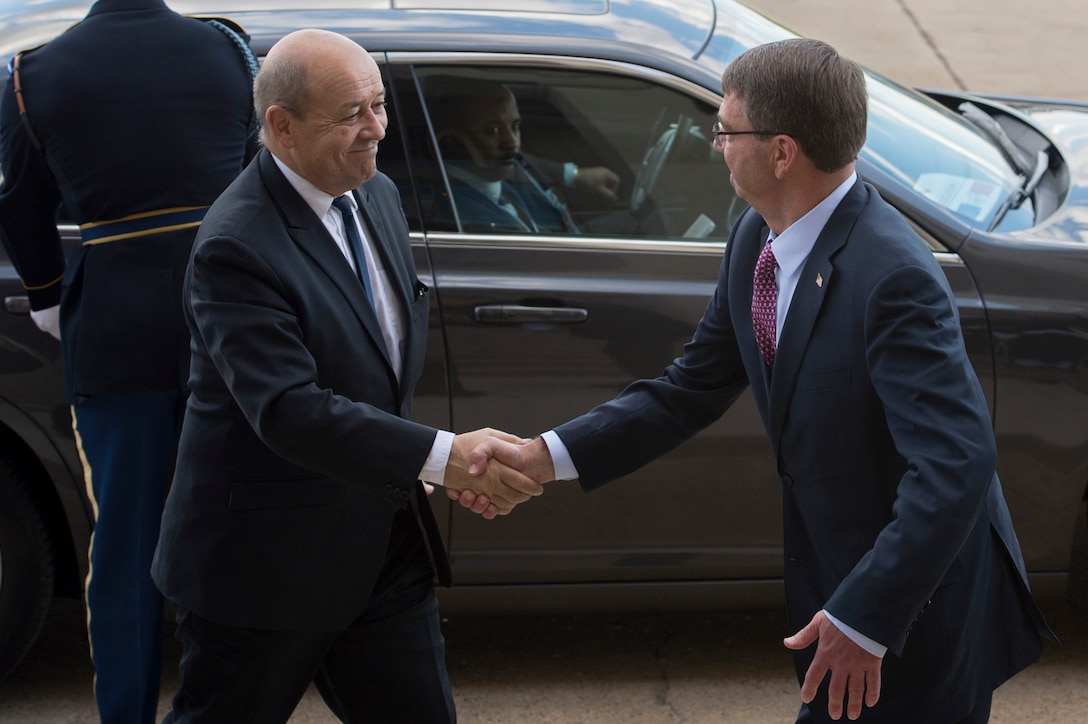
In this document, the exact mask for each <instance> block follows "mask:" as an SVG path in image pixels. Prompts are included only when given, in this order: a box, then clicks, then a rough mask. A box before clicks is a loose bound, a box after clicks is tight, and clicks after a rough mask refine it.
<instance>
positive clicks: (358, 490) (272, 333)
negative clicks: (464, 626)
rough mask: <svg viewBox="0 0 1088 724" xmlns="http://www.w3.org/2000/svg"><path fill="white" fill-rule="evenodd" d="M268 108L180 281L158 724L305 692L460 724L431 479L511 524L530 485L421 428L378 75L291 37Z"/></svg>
mask: <svg viewBox="0 0 1088 724" xmlns="http://www.w3.org/2000/svg"><path fill="white" fill-rule="evenodd" d="M254 99H255V105H256V108H257V112H258V115H259V117H260V118H261V119H262V128H261V134H262V140H263V141H264V143H265V146H266V150H263V151H261V152H260V153H259V154H258V156H257V158H256V160H255V161H254V162H253V163H251V164H250V165H249V166H248V167H247V168H246V170H245V171H244V172H243V173H242V174H241V175H240V176H239V177H238V179H237V180H236V181H235V182H234V183H233V184H231V186H230V187H229V188H228V189H227V190H226V191H225V192H224V193H223V194H222V196H220V198H219V199H218V200H217V201H216V202H215V203H214V204H213V205H212V208H211V209H210V210H209V211H208V214H207V216H206V218H205V220H204V224H203V225H202V227H201V231H200V234H199V235H198V237H197V241H196V244H195V246H194V249H193V256H192V259H191V261H190V266H189V272H188V276H187V282H186V287H185V297H184V307H185V316H186V319H187V321H188V323H189V327H190V330H191V332H192V339H193V342H192V371H191V375H190V380H189V382H190V388H191V396H190V399H189V403H188V406H187V408H186V412H185V421H184V425H183V428H182V437H181V445H180V450H179V461H180V462H179V465H178V469H177V472H176V474H175V477H174V482H173V486H172V488H171V490H170V495H169V497H168V499H167V502H166V508H165V511H164V513H163V522H162V533H161V537H160V541H159V546H158V550H157V551H156V555H155V561H154V564H153V569H152V573H153V576H154V579H155V581H156V583H158V584H159V586H160V588H161V589H162V591H163V593H164V594H165V595H166V596H167V598H168V599H170V600H171V601H172V602H173V603H174V604H175V606H176V608H177V613H178V628H177V636H178V638H179V639H180V640H181V642H182V645H183V654H182V660H181V688H180V690H179V691H178V693H177V695H176V696H175V697H174V700H173V711H172V713H171V714H170V715H169V716H168V717H167V721H173V722H203V721H209V722H233V721H257V722H277V721H280V722H282V721H287V719H288V718H289V717H290V715H291V712H292V711H293V710H294V708H295V706H296V704H297V702H298V700H299V699H300V698H301V697H302V695H303V693H304V692H305V690H306V687H307V686H308V685H309V683H310V682H311V681H315V682H316V684H317V686H318V688H319V690H320V691H321V694H322V695H323V696H324V698H325V701H326V702H327V703H328V705H329V707H330V708H331V709H332V710H333V711H334V712H335V713H336V714H337V715H338V716H339V717H340V718H341V719H343V720H344V721H368V722H370V721H373V722H438V721H453V719H454V709H453V700H452V696H451V694H450V688H449V682H448V679H447V676H446V670H445V661H444V643H443V638H442V634H441V630H440V624H439V619H438V609H437V601H436V599H435V596H434V582H435V578H436V577H437V578H438V580H440V581H441V582H443V583H448V582H449V565H448V562H447V560H446V556H445V552H444V550H443V547H442V542H441V540H440V539H439V532H438V530H437V527H436V526H435V522H434V518H433V515H432V513H431V509H430V506H429V505H428V503H427V498H426V495H424V487H423V485H422V484H421V483H420V482H419V481H420V480H421V479H422V480H425V481H429V482H431V483H434V484H445V485H449V486H454V487H457V488H460V487H464V486H466V485H473V486H477V485H480V486H482V488H481V489H482V490H485V491H488V494H489V496H490V495H496V496H498V498H497V499H498V500H499V501H500V502H499V506H498V510H497V511H495V512H499V513H505V512H509V509H510V508H511V507H512V506H513V505H514V504H516V503H518V502H521V501H523V500H526V499H528V497H529V494H539V492H540V487H539V485H537V484H536V483H535V482H533V481H531V480H529V479H528V478H525V477H524V476H522V475H520V474H517V473H514V472H513V471H509V470H507V471H505V473H504V476H505V477H504V480H507V481H511V482H514V483H515V484H518V485H520V489H519V490H514V489H511V488H506V487H505V483H503V482H502V480H500V479H499V471H498V467H499V466H494V467H493V468H492V469H491V470H490V471H489V472H488V474H486V475H485V476H483V477H482V478H477V479H472V480H469V479H468V476H467V475H466V474H465V472H464V470H465V468H466V467H467V454H468V451H469V450H471V448H472V447H473V446H474V445H475V444H476V443H477V442H478V441H480V440H482V439H484V438H485V437H486V436H487V435H488V431H486V430H484V431H478V432H477V433H473V434H469V435H463V436H456V437H454V436H453V435H452V434H450V433H447V432H443V431H438V430H436V429H434V428H431V427H427V426H425V425H421V424H417V423H414V422H411V421H410V420H409V415H410V410H411V399H412V392H413V388H414V386H415V383H416V381H417V379H418V377H419V375H420V372H421V370H422V367H423V362H424V346H425V343H426V338H427V317H428V309H429V305H430V301H431V300H430V295H429V290H428V288H427V287H426V285H425V284H423V283H422V282H421V281H420V280H419V278H418V277H417V276H416V271H415V267H414V264H413V261H412V252H411V248H410V246H409V241H408V228H407V223H406V221H405V217H404V213H403V210H402V209H401V206H400V201H399V198H400V197H399V195H398V193H397V190H396V188H395V187H394V186H393V184H392V182H391V181H390V180H389V179H388V178H387V177H386V176H384V175H382V174H380V173H378V172H377V168H376V164H375V158H376V153H377V148H378V143H379V141H380V140H381V139H382V138H383V137H384V135H385V127H386V123H387V119H386V113H385V91H384V88H383V87H382V79H381V75H380V73H379V70H378V67H377V65H376V64H375V62H374V61H373V60H372V59H371V58H370V56H369V54H367V52H366V51H365V50H363V49H362V48H360V47H359V46H358V45H357V44H355V43H354V42H352V41H351V40H349V39H348V38H345V37H343V36H341V35H337V34H334V33H329V32H325V31H319V30H303V31H298V32H295V33H292V34H290V35H288V36H286V37H284V38H283V39H282V40H280V41H279V42H278V43H277V44H276V45H275V46H273V47H272V49H271V50H270V51H269V53H268V55H267V57H266V59H265V62H264V64H263V66H262V68H261V71H260V73H259V74H258V76H257V80H256V83H255V86H254ZM363 184H365V185H363ZM509 439H513V440H516V439H517V438H509Z"/></svg>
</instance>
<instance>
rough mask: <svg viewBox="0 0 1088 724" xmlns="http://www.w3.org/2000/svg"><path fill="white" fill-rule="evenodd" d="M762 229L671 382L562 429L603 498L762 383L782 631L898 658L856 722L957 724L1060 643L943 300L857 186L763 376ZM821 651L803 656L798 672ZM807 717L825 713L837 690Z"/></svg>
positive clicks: (584, 475)
mask: <svg viewBox="0 0 1088 724" xmlns="http://www.w3.org/2000/svg"><path fill="white" fill-rule="evenodd" d="M767 235H768V230H767V227H766V226H765V224H764V223H763V220H762V219H761V218H760V217H759V216H758V215H757V214H756V213H755V212H754V211H752V210H749V211H748V212H746V213H745V214H744V215H743V216H742V217H741V219H740V220H739V221H738V222H737V225H736V226H735V227H734V229H733V233H732V235H731V236H730V240H729V245H728V247H727V250H726V253H725V258H724V260H723V263H722V268H721V274H720V277H719V280H718V285H717V289H716V291H715V293H714V296H713V297H712V299H711V301H710V304H709V306H708V307H707V310H706V313H705V315H704V316H703V318H702V320H701V321H700V322H699V326H698V328H697V329H696V331H695V335H694V337H693V339H692V341H691V342H690V343H689V344H688V345H687V346H686V347H685V349H684V354H683V356H682V357H681V358H680V359H677V360H676V361H675V362H674V363H673V364H672V365H671V366H670V367H668V368H667V369H666V370H665V372H664V374H663V376H662V377H660V378H658V379H656V380H644V381H641V382H637V383H635V384H633V385H632V386H631V387H629V388H628V389H627V390H626V391H625V392H624V393H623V394H622V395H621V396H620V397H618V398H616V399H615V400H613V401H612V402H610V403H606V404H605V405H602V406H600V407H598V408H596V409H594V410H592V411H591V412H589V413H588V414H587V415H585V416H583V417H581V418H579V419H577V420H574V421H572V422H570V423H568V424H566V425H563V426H560V427H558V428H556V432H557V433H558V434H559V436H560V437H561V439H562V440H563V441H564V443H565V444H566V445H567V446H568V448H569V450H570V453H571V455H572V457H573V460H574V462H575V465H576V466H577V468H578V470H579V473H580V474H581V479H582V484H583V485H584V486H585V487H586V488H587V489H592V488H594V487H596V486H598V485H601V484H603V483H604V482H606V481H607V480H609V479H612V478H614V477H616V476H617V475H620V474H623V473H625V472H628V471H630V470H632V469H634V468H636V467H638V466H640V465H642V464H644V463H646V462H648V461H649V460H651V459H653V458H655V457H657V456H658V455H660V454H662V453H664V452H665V451H667V450H669V449H671V448H672V447H675V446H676V445H678V444H679V443H680V442H682V441H683V440H685V439H687V438H688V437H690V436H691V435H693V434H695V432H697V431H698V430H700V429H702V428H703V427H705V426H706V425H708V424H709V423H710V422H712V421H714V420H715V419H717V418H718V417H719V416H720V415H721V414H722V413H723V412H724V410H725V409H726V408H727V407H728V406H729V405H730V404H731V403H732V401H733V400H735V399H736V397H737V395H739V394H740V392H741V391H742V390H743V389H744V386H745V385H747V384H751V386H752V389H753V393H754V397H755V401H756V404H757V406H758V408H759V411H760V414H761V415H762V418H763V422H764V425H765V426H766V428H767V433H768V435H769V436H770V439H771V442H772V444H773V449H774V454H775V458H776V461H777V466H778V471H779V474H780V477H781V482H782V496H783V518H784V536H785V540H784V554H785V584H786V598H787V605H788V610H789V621H790V630H791V633H792V632H793V631H796V630H798V629H800V628H801V627H802V626H804V625H805V624H807V623H808V622H809V620H810V619H811V618H812V616H813V615H814V614H815V613H816V612H817V611H819V610H820V609H826V610H828V611H829V612H830V613H831V614H832V615H834V616H835V617H836V618H838V619H839V620H841V621H843V622H844V623H845V624H847V625H848V626H850V627H852V628H854V629H856V630H858V631H860V632H861V633H862V634H864V635H866V636H868V637H869V638H872V639H874V640H876V641H878V642H880V643H883V644H885V645H887V646H888V647H889V654H888V655H887V656H886V657H885V660H884V664H883V675H882V690H881V699H880V702H879V704H878V706H877V708H876V710H874V711H871V712H868V713H867V714H864V715H863V718H862V720H863V721H864V720H865V719H866V718H868V719H870V720H873V721H880V722H896V721H902V722H919V721H932V722H953V721H956V720H958V719H960V718H962V717H964V716H965V715H966V714H967V713H969V712H970V711H971V710H972V709H973V708H974V706H975V704H976V703H978V702H979V701H980V700H981V699H982V698H983V697H984V696H986V695H988V694H989V693H990V692H992V691H993V689H995V688H996V687H997V686H998V685H999V684H1001V682H1003V681H1005V680H1006V679H1007V678H1009V677H1010V676H1012V674H1014V673H1015V672H1017V671H1018V670H1020V669H1021V668H1023V667H1024V666H1026V665H1028V664H1029V663H1030V662H1032V661H1034V660H1035V659H1036V658H1037V657H1038V656H1039V655H1040V650H1041V643H1040V639H1039V634H1038V631H1042V632H1044V633H1045V634H1047V635H1048V636H1050V637H1052V636H1053V634H1052V633H1050V631H1049V629H1048V628H1047V627H1046V624H1045V622H1043V620H1042V617H1041V615H1040V614H1039V611H1038V608H1037V607H1036V606H1035V603H1034V601H1033V600H1032V598H1031V595H1030V593H1029V591H1028V586H1027V580H1026V573H1025V570H1024V562H1023V557H1022V555H1021V552H1020V548H1019V544H1018V543H1017V540H1016V535H1015V533H1014V532H1013V529H1012V524H1011V521H1010V518H1009V513H1008V509H1007V507H1006V505H1005V501H1004V498H1003V496H1002V493H1001V487H1000V484H999V482H998V479H997V476H996V474H995V460H996V450H995V444H994V437H993V431H992V427H991V423H990V419H989V415H988V411H987V406H986V401H985V399H984V397H983V394H982V390H981V387H980V385H979V383H978V380H977V378H976V376H975V374H974V372H973V370H972V368H971V366H970V364H969V362H968V359H967V355H966V351H965V348H964V344H963V340H962V335H961V332H960V327H959V319H958V313H957V310H956V307H955V303H954V300H953V297H952V293H951V290H950V289H949V288H948V284H947V281H946V279H945V277H944V274H943V273H942V271H941V269H940V267H939V266H938V265H937V263H936V261H935V260H934V257H933V254H932V253H931V252H930V251H929V250H928V249H927V248H926V246H925V245H924V244H923V243H922V241H921V240H920V239H919V238H918V237H917V235H916V234H915V233H914V232H913V231H912V230H911V229H910V228H909V226H908V225H907V224H906V223H905V222H904V221H903V220H902V218H901V217H900V216H899V214H898V213H897V212H896V211H895V210H894V209H892V208H891V207H890V206H888V205H887V204H886V203H885V202H884V201H883V200H882V199H881V198H880V197H879V195H878V193H877V192H876V190H875V189H874V188H872V187H871V186H869V185H867V184H864V183H862V182H858V183H856V184H855V185H854V186H853V188H852V189H851V190H850V191H849V193H848V194H847V196H846V198H845V199H844V200H843V201H842V203H841V204H840V205H839V207H838V208H837V209H836V210H835V212H834V213H833V214H832V216H831V218H830V220H829V221H828V223H827V225H826V226H825V228H824V230H823V232H822V233H821V234H820V237H819V238H818V239H817V241H816V244H815V247H814V248H813V250H812V253H811V255H810V256H809V258H808V260H807V262H806V264H805V266H804V268H803V270H802V273H801V279H800V281H799V283H798V286H797V290H796V292H795V295H794V297H793V300H792V303H791V306H790V309H789V313H788V315H787V318H786V321H785V323H784V325H783V329H782V330H781V334H780V335H779V345H778V352H777V356H776V360H775V368H774V373H773V375H770V376H769V375H768V374H767V371H766V367H765V365H764V364H763V361H762V358H761V356H760V352H759V348H758V346H757V344H756V341H755V335H754V332H753V328H752V317H751V301H752V278H753V271H754V268H755V263H756V259H757V258H758V256H759V252H760V250H761V248H762V246H763V244H764V243H765V241H766V239H767ZM728 475H729V473H728V471H723V477H725V478H726V479H728ZM662 494H663V495H667V494H668V493H667V491H662ZM677 513H678V514H682V511H677ZM814 651H815V647H810V648H809V649H808V650H806V651H804V652H800V653H799V654H797V655H796V656H795V662H796V666H797V671H798V677H799V680H800V679H801V678H802V677H803V676H804V673H805V671H806V670H807V668H808V664H809V663H810V661H811V658H812V654H813V653H814ZM809 708H810V711H811V712H812V714H813V716H814V717H815V720H816V721H823V720H824V719H826V718H827V702H826V687H825V688H823V689H821V695H820V698H818V699H817V700H816V702H815V703H814V704H812V705H811V706H810V707H809Z"/></svg>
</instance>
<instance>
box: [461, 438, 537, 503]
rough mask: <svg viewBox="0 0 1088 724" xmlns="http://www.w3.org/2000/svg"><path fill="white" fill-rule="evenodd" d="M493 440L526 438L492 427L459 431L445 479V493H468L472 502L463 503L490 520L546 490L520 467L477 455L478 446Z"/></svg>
mask: <svg viewBox="0 0 1088 724" xmlns="http://www.w3.org/2000/svg"><path fill="white" fill-rule="evenodd" d="M490 440H495V441H498V442H501V443H502V444H510V445H514V444H519V443H522V442H524V441H523V440H522V439H521V438H520V437H517V436H515V435H511V434H509V433H506V432H502V431H500V430H492V429H491V428H482V429H480V430H476V431H475V432H469V433H464V434H462V435H456V436H455V437H454V438H453V447H452V448H451V449H450V460H449V463H448V464H447V465H446V475H445V480H444V483H445V488H446V494H447V495H448V496H449V497H450V498H451V499H454V500H458V499H460V498H462V497H464V496H468V497H469V500H471V502H470V503H468V504H466V503H465V502H462V506H464V507H466V508H469V509H471V510H472V511H473V512H475V513H479V514H481V515H483V517H485V518H487V519H489V520H490V519H492V518H494V517H495V516H497V515H507V514H508V513H509V512H510V511H512V510H513V509H514V506H516V505H518V504H520V503H524V502H525V501H526V500H528V499H529V498H531V497H533V496H535V495H540V494H541V493H543V492H544V488H543V486H541V485H540V483H538V482H537V481H535V480H533V479H532V478H531V477H529V476H527V475H525V474H524V473H521V472H519V471H518V470H517V469H515V468H512V467H510V466H508V465H505V464H503V463H502V462H501V461H500V460H489V459H486V458H481V457H480V456H479V455H477V454H476V449H477V448H479V447H481V446H482V445H483V444H485V443H486V442H488V441H490Z"/></svg>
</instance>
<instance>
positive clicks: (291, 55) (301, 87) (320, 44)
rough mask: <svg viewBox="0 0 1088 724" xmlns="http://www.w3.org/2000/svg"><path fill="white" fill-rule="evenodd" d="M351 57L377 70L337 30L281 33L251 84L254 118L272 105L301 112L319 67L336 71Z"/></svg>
mask: <svg viewBox="0 0 1088 724" xmlns="http://www.w3.org/2000/svg"><path fill="white" fill-rule="evenodd" d="M353 59H356V60H361V61H362V62H364V63H365V64H369V65H371V66H374V72H375V73H376V72H377V66H376V65H375V64H374V61H373V60H372V59H371V58H370V56H369V55H368V54H367V52H366V51H365V50H363V48H362V47H361V46H360V45H359V44H358V43H356V42H354V41H353V40H351V39H350V38H346V37H344V36H343V35H340V34H339V33H332V32H329V31H328V30H318V29H316V28H307V29H304V30H296V31H295V32H293V33H289V34H288V35H285V36H283V37H282V38H280V40H279V42H277V43H276V44H275V45H273V46H272V48H271V49H270V50H269V51H268V55H266V56H265V59H264V62H263V63H262V64H261V69H260V72H258V73H257V79H256V81H255V82H254V84H253V105H254V108H256V111H257V117H258V118H264V117H265V114H266V113H267V112H268V108H269V107H270V106H273V105H276V106H280V107H282V108H287V109H289V110H292V111H294V112H296V113H302V114H304V113H305V112H306V111H307V109H308V108H309V104H310V97H309V96H310V94H311V92H312V91H313V90H314V87H313V86H314V84H315V83H316V82H317V80H318V78H316V77H314V76H316V75H317V74H319V73H321V72H322V70H324V71H326V72H336V70H335V69H338V68H342V67H344V66H345V65H349V64H350V62H351V61H352V60H353ZM262 140H264V139H263V138H262Z"/></svg>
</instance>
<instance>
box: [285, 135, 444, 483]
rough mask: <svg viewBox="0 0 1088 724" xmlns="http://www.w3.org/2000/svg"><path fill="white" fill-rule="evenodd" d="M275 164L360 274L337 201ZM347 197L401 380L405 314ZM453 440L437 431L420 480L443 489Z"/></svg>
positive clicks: (377, 311) (384, 335)
mask: <svg viewBox="0 0 1088 724" xmlns="http://www.w3.org/2000/svg"><path fill="white" fill-rule="evenodd" d="M272 160H274V161H275V162H276V166H278V167H279V169H280V171H282V172H283V175H284V177H285V178H286V179H287V182H288V183H290V184H291V187H292V188H294V189H295V191H297V192H298V195H299V196H301V197H302V200H303V201H305V202H306V205H307V206H309V207H310V208H311V209H312V210H313V212H314V214H315V215H316V216H317V218H319V219H321V223H322V225H323V226H324V227H325V229H326V230H328V232H329V234H330V235H331V236H332V238H333V240H335V241H336V245H337V246H338V247H339V248H340V253H342V254H343V255H344V258H345V259H347V262H348V264H350V265H351V269H352V271H353V272H356V273H357V272H358V270H357V269H356V266H355V258H354V254H352V253H351V244H350V242H348V239H347V235H346V233H345V231H344V217H343V215H342V214H341V213H340V212H339V211H337V210H336V209H334V208H333V205H332V202H333V199H334V197H333V196H330V195H329V194H327V193H325V192H324V191H322V190H321V189H319V188H317V187H316V186H314V185H313V184H312V183H310V182H309V181H307V180H306V179H304V178H302V177H301V176H299V175H298V174H297V173H295V172H294V171H292V170H291V169H290V168H288V166H287V165H286V164H284V163H283V162H282V161H280V159H278V158H276V156H275V155H273V156H272ZM344 196H345V198H347V199H348V202H349V203H350V204H351V207H352V209H353V213H354V215H355V225H356V228H357V229H358V231H359V236H360V238H361V239H362V240H363V254H364V255H365V256H366V267H367V271H368V272H369V274H370V279H371V281H372V282H373V284H371V292H372V293H373V295H374V312H375V314H376V315H377V317H378V323H379V325H380V326H381V329H382V338H383V339H384V340H385V346H386V349H387V350H388V351H389V361H390V363H392V365H393V370H394V372H395V373H396V375H397V379H398V380H399V379H400V375H401V363H402V360H403V358H404V342H405V339H406V335H405V326H404V325H405V322H404V312H402V311H401V309H400V306H399V305H398V304H397V303H396V299H395V298H394V296H393V295H392V292H391V290H392V289H393V287H392V284H391V283H390V279H389V275H388V273H387V272H386V270H385V266H384V263H383V261H382V257H381V254H378V253H376V252H375V250H374V242H373V240H372V239H371V238H370V235H369V234H368V233H367V230H366V227H365V225H364V224H363V223H362V218H361V216H360V214H359V208H358V205H357V204H356V203H355V195H354V194H352V193H347V194H345V195H344ZM453 437H454V436H453V433H451V432H447V431H445V430H439V431H438V435H437V436H436V437H435V441H434V444H433V445H432V446H431V452H430V454H429V455H428V456H427V461H426V462H425V463H424V464H423V469H422V470H420V473H419V476H418V477H419V479H420V480H422V481H424V482H427V483H432V484H435V485H442V482H443V479H444V478H445V474H446V464H447V463H448V462H449V459H450V449H451V448H452V446H453Z"/></svg>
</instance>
